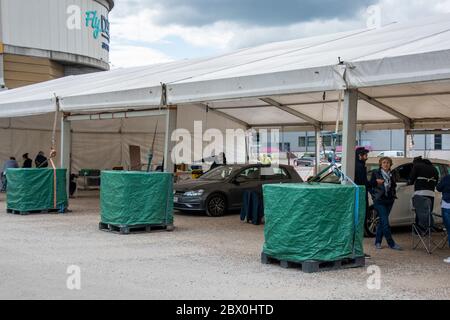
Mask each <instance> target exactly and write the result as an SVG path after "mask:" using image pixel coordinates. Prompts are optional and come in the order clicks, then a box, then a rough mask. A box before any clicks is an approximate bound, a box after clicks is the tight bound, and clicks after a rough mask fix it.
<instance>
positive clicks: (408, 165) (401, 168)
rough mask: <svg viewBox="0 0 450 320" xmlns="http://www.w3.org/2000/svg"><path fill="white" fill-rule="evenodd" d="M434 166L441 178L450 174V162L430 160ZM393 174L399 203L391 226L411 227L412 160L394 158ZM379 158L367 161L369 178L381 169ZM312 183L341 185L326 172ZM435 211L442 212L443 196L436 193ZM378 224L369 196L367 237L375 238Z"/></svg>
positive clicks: (365, 229) (337, 179)
mask: <svg viewBox="0 0 450 320" xmlns="http://www.w3.org/2000/svg"><path fill="white" fill-rule="evenodd" d="M430 161H431V162H432V163H433V165H434V166H435V167H436V169H437V170H438V172H439V176H440V177H443V176H445V175H448V174H450V161H446V160H438V159H430ZM393 162H394V164H393V166H392V170H393V174H394V175H395V177H396V180H397V197H398V199H397V201H395V204H394V207H393V208H392V212H391V215H390V223H391V226H394V227H395V226H410V225H412V224H413V223H414V221H415V216H414V213H413V211H412V210H411V209H412V200H411V199H412V197H413V194H414V186H408V185H407V182H408V179H409V176H410V173H411V170H412V168H413V159H412V158H393ZM378 163H379V158H369V160H368V161H367V171H368V176H369V178H370V177H371V176H372V172H373V171H374V170H377V169H378V168H379V164H378ZM311 180H312V181H319V182H322V183H340V182H339V178H338V177H337V176H336V175H335V174H333V173H332V172H326V173H324V174H323V175H322V176H320V177H314V178H312V179H311ZM434 202H435V203H434V211H435V212H440V211H441V209H440V208H441V194H440V193H438V192H436V196H435V200H434ZM377 224H378V218H377V214H376V211H375V209H374V207H373V204H372V199H371V198H370V196H369V210H368V212H367V214H366V221H365V224H364V231H365V234H366V236H368V237H374V236H375V233H376V227H377Z"/></svg>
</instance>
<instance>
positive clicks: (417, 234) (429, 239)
mask: <svg viewBox="0 0 450 320" xmlns="http://www.w3.org/2000/svg"><path fill="white" fill-rule="evenodd" d="M412 210H413V211H414V213H415V209H412ZM434 217H436V218H440V219H442V216H441V215H439V214H436V213H431V214H430V215H429V218H428V226H427V228H426V229H425V230H423V228H421V227H420V226H419V225H418V224H417V223H414V224H413V225H412V246H413V250H416V249H419V248H423V249H425V250H426V252H427V253H428V254H433V252H434V251H436V250H437V249H444V248H445V246H446V245H447V242H448V230H446V228H445V226H444V225H443V224H434V225H433V218H434ZM437 228H439V229H441V230H442V232H436V231H435V230H436V229H437ZM437 235H439V236H440V238H439V239H436V236H437Z"/></svg>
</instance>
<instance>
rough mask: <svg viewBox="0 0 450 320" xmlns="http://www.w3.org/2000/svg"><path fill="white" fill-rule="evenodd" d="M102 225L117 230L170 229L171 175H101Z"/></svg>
mask: <svg viewBox="0 0 450 320" xmlns="http://www.w3.org/2000/svg"><path fill="white" fill-rule="evenodd" d="M100 202H101V222H102V223H105V224H111V225H116V226H136V225H150V224H151V225H172V224H173V175H172V174H170V173H159V172H152V173H146V172H123V171H103V172H102V174H101V191H100Z"/></svg>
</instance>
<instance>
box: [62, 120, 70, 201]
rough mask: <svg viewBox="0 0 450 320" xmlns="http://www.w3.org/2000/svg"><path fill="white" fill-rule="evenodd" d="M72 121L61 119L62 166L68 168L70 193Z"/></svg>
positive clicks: (67, 178) (67, 180)
mask: <svg viewBox="0 0 450 320" xmlns="http://www.w3.org/2000/svg"><path fill="white" fill-rule="evenodd" d="M71 127H72V126H71V122H70V121H69V120H68V119H67V118H66V117H62V119H61V151H60V152H61V161H60V163H61V168H63V169H67V175H66V188H67V195H69V185H70V174H71V149H72V128H71Z"/></svg>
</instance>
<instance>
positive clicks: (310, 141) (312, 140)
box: [308, 137, 316, 148]
mask: <svg viewBox="0 0 450 320" xmlns="http://www.w3.org/2000/svg"><path fill="white" fill-rule="evenodd" d="M315 146H316V137H308V147H313V148H314V147H315Z"/></svg>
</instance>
